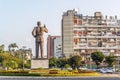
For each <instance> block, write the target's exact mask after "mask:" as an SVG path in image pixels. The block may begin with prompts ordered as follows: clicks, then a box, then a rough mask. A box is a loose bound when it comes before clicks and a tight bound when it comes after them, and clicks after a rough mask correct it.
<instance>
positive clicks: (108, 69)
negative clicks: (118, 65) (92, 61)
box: [100, 68, 114, 73]
mask: <svg viewBox="0 0 120 80" xmlns="http://www.w3.org/2000/svg"><path fill="white" fill-rule="evenodd" d="M100 72H101V73H113V72H114V70H113V69H112V68H102V69H100Z"/></svg>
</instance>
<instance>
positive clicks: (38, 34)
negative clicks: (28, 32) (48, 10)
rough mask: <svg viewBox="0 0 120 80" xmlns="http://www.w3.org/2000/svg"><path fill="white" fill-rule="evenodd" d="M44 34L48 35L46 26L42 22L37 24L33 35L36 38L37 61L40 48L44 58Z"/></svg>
mask: <svg viewBox="0 0 120 80" xmlns="http://www.w3.org/2000/svg"><path fill="white" fill-rule="evenodd" d="M44 32H46V33H48V29H47V28H46V26H45V25H44V26H42V25H41V22H39V21H38V22H37V26H36V27H34V29H33V31H32V35H33V36H34V37H35V43H36V55H35V57H36V59H38V58H39V47H40V52H41V58H44Z"/></svg>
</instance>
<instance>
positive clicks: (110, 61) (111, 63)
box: [105, 56, 115, 67]
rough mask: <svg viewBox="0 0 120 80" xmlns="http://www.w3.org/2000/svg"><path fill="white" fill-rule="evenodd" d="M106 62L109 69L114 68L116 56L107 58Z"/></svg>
mask: <svg viewBox="0 0 120 80" xmlns="http://www.w3.org/2000/svg"><path fill="white" fill-rule="evenodd" d="M105 61H106V63H107V64H108V66H109V67H113V65H114V63H115V57H114V56H106V57H105Z"/></svg>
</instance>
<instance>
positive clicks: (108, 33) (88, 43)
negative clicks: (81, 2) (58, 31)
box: [62, 10, 120, 57]
mask: <svg viewBox="0 0 120 80" xmlns="http://www.w3.org/2000/svg"><path fill="white" fill-rule="evenodd" d="M62 46H63V47H62V53H63V54H64V55H65V56H66V57H69V56H70V55H73V54H80V55H82V56H85V57H86V56H90V54H91V53H92V52H95V51H101V52H103V54H105V55H109V54H112V53H113V54H120V20H118V19H117V16H115V17H113V16H110V17H107V16H105V17H104V16H103V15H102V13H101V12H95V13H94V16H83V15H82V14H79V13H78V12H77V10H68V11H67V12H65V13H63V16H62Z"/></svg>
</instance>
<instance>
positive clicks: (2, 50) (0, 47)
mask: <svg viewBox="0 0 120 80" xmlns="http://www.w3.org/2000/svg"><path fill="white" fill-rule="evenodd" d="M4 48H5V45H4V44H2V45H1V46H0V53H3V52H4Z"/></svg>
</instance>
